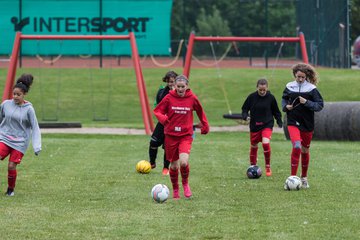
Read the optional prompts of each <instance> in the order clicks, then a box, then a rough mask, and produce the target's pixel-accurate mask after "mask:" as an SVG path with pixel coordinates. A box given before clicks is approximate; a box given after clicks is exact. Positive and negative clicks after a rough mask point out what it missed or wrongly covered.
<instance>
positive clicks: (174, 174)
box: [169, 168, 179, 189]
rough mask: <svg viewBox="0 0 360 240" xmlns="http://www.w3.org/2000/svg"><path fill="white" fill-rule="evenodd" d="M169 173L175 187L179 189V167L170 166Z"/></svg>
mask: <svg viewBox="0 0 360 240" xmlns="http://www.w3.org/2000/svg"><path fill="white" fill-rule="evenodd" d="M169 175H170V180H171V184H172V186H173V189H179V182H178V178H179V169H178V168H177V169H172V168H170V171H169Z"/></svg>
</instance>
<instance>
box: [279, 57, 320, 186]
mask: <svg viewBox="0 0 360 240" xmlns="http://www.w3.org/2000/svg"><path fill="white" fill-rule="evenodd" d="M292 73H293V76H294V77H295V81H292V82H289V83H288V84H287V85H286V88H285V90H284V92H283V96H282V107H283V111H284V112H286V116H287V125H288V131H289V135H290V140H291V143H292V146H293V148H292V152H291V175H296V174H297V169H298V166H299V160H300V155H301V167H302V171H301V182H302V187H303V188H309V187H310V186H309V183H308V180H307V171H308V166H309V160H310V152H309V148H310V143H311V139H312V136H313V132H314V123H315V120H314V112H319V111H321V110H322V109H323V107H324V101H323V98H322V96H321V94H320V92H319V91H318V90H317V88H316V84H317V83H318V78H317V73H316V71H315V69H314V68H313V67H312V66H310V65H309V64H305V63H299V64H296V65H294V66H293V67H292Z"/></svg>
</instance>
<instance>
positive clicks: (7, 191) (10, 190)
mask: <svg viewBox="0 0 360 240" xmlns="http://www.w3.org/2000/svg"><path fill="white" fill-rule="evenodd" d="M5 195H6V196H10V197H12V196H14V195H15V192H14V189H10V188H8V189H7V190H6V193H5Z"/></svg>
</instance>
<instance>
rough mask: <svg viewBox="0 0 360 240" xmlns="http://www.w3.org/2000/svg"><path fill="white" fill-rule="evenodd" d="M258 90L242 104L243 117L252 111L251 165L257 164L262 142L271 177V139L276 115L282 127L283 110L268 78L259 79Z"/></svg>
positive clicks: (268, 172)
mask: <svg viewBox="0 0 360 240" xmlns="http://www.w3.org/2000/svg"><path fill="white" fill-rule="evenodd" d="M256 89H257V91H256V92H253V93H251V94H250V95H249V96H248V97H247V98H246V100H245V102H244V104H243V106H242V117H243V119H244V120H246V119H247V118H248V116H249V115H248V114H249V111H250V144H251V146H250V165H256V164H257V152H258V143H259V142H261V143H262V147H263V150H264V157H265V169H266V176H268V177H270V176H271V175H272V171H271V168H270V157H271V148H270V139H271V135H272V129H273V127H274V117H275V119H276V123H277V125H278V126H279V127H282V124H283V123H282V120H281V112H280V110H279V107H278V105H277V101H276V99H275V97H274V95H272V94H271V93H270V91H269V90H268V82H267V80H266V79H259V80H258V81H257V84H256Z"/></svg>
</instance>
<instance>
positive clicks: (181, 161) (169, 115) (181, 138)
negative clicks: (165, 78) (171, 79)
mask: <svg viewBox="0 0 360 240" xmlns="http://www.w3.org/2000/svg"><path fill="white" fill-rule="evenodd" d="M188 84H189V81H188V79H187V78H186V77H185V76H184V75H180V76H177V77H176V79H175V90H171V91H170V92H169V94H168V95H166V97H165V98H164V99H163V100H162V101H161V102H160V103H159V105H157V106H156V108H155V109H154V114H155V116H156V118H157V119H158V120H159V122H160V123H161V124H163V125H164V133H165V152H166V156H167V158H168V160H169V161H170V180H171V183H172V187H173V198H174V199H178V198H180V195H179V183H178V175H179V174H178V172H179V169H180V173H181V177H182V185H183V189H184V196H185V197H186V198H190V197H191V196H192V193H191V190H190V186H189V182H188V179H189V173H190V167H189V155H190V150H191V144H192V141H193V138H192V135H193V111H196V114H197V116H198V118H199V120H200V122H201V123H200V124H198V126H199V128H201V134H207V133H208V132H209V124H208V121H207V119H206V115H205V112H204V110H203V108H202V106H201V104H200V102H199V100H198V98H197V97H196V96H195V94H193V92H192V91H191V90H190V89H189V85H188Z"/></svg>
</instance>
